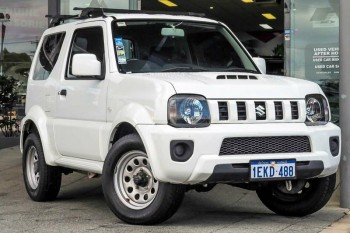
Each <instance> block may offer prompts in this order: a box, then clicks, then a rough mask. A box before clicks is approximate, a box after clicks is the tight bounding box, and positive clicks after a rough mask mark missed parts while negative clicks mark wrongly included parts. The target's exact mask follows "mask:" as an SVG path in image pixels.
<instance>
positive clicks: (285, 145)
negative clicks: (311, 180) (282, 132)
mask: <svg viewBox="0 0 350 233" xmlns="http://www.w3.org/2000/svg"><path fill="white" fill-rule="evenodd" d="M303 152H311V146H310V141H309V138H308V137H306V136H282V137H240V138H225V139H224V140H223V142H222V144H221V148H220V155H244V154H273V153H303Z"/></svg>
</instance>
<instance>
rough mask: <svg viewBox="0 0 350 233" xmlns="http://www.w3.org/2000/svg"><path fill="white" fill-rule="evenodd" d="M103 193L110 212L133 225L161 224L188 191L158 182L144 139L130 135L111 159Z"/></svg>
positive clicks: (107, 162)
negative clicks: (142, 140)
mask: <svg viewBox="0 0 350 233" xmlns="http://www.w3.org/2000/svg"><path fill="white" fill-rule="evenodd" d="M102 188H103V193H104V196H105V199H106V202H107V205H108V206H109V208H110V209H111V210H112V211H113V213H114V214H115V215H116V216H117V217H118V218H120V219H121V220H123V221H125V222H127V223H130V224H145V225H150V224H157V223H160V222H163V221H165V220H167V219H168V218H170V217H171V216H172V215H173V214H174V213H175V212H176V210H177V209H178V208H179V206H180V205H181V202H182V199H183V196H184V191H185V189H184V187H183V186H181V185H173V184H167V183H162V182H159V181H157V180H156V179H155V178H154V177H153V173H152V169H151V167H150V163H149V160H148V157H147V154H146V152H145V148H144V146H143V144H142V142H141V139H140V137H139V136H138V135H136V134H131V135H127V136H125V137H123V138H121V139H120V140H119V141H118V142H116V143H115V144H114V145H113V147H112V148H111V150H110V152H109V153H108V155H107V158H106V160H105V163H104V166H103V173H102Z"/></svg>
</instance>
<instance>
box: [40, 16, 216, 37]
mask: <svg viewBox="0 0 350 233" xmlns="http://www.w3.org/2000/svg"><path fill="white" fill-rule="evenodd" d="M105 15H106V16H107V17H93V18H87V19H72V22H69V23H64V24H60V25H57V26H54V27H51V28H48V29H47V30H46V31H45V32H44V34H48V33H54V32H60V31H62V29H63V30H66V29H67V28H74V27H75V25H77V24H80V23H87V22H94V21H106V22H112V21H113V20H114V19H117V20H118V21H123V20H135V19H136V20H176V21H178V20H179V21H193V22H202V23H218V21H216V20H212V19H208V18H204V17H198V16H188V15H171V14H165V13H164V14H158V13H157V14H156V13H155V14H153V13H152V14H147V13H105Z"/></svg>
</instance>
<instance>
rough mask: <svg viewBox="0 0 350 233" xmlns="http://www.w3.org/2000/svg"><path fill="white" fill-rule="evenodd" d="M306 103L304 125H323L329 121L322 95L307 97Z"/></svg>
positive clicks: (325, 101) (326, 104) (326, 106)
mask: <svg viewBox="0 0 350 233" xmlns="http://www.w3.org/2000/svg"><path fill="white" fill-rule="evenodd" d="M305 101H306V122H305V123H306V124H307V125H324V124H327V122H328V121H329V109H328V103H327V100H326V98H325V97H323V96H322V95H316V94H315V95H307V96H306V97H305Z"/></svg>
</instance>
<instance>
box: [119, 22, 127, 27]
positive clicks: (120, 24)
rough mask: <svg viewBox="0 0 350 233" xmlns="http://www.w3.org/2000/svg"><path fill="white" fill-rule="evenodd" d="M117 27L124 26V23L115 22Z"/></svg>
mask: <svg viewBox="0 0 350 233" xmlns="http://www.w3.org/2000/svg"><path fill="white" fill-rule="evenodd" d="M117 26H118V27H125V26H126V23H125V22H117Z"/></svg>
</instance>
